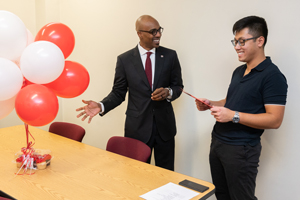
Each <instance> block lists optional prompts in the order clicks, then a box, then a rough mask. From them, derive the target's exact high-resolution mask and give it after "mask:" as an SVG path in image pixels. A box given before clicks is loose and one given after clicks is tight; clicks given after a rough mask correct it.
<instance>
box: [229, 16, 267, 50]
mask: <svg viewBox="0 0 300 200" xmlns="http://www.w3.org/2000/svg"><path fill="white" fill-rule="evenodd" d="M244 28H248V29H249V34H251V35H253V37H258V36H263V37H264V38H265V43H264V46H265V45H266V43H267V37H268V27H267V22H266V20H265V19H264V18H262V17H257V16H248V17H244V18H242V19H240V20H238V21H237V22H235V24H234V25H233V28H232V32H233V34H236V33H237V32H239V31H241V30H242V29H244Z"/></svg>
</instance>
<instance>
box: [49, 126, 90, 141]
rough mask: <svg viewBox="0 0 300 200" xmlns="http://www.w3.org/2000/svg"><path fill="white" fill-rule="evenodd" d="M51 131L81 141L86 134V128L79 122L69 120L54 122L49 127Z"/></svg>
mask: <svg viewBox="0 0 300 200" xmlns="http://www.w3.org/2000/svg"><path fill="white" fill-rule="evenodd" d="M49 132H51V133H55V134H57V135H61V136H64V137H66V138H70V139H72V140H76V141H78V142H81V141H82V139H83V137H84V135H85V129H84V128H82V127H81V126H79V125H77V124H72V123H68V122H53V123H52V124H51V125H50V127H49Z"/></svg>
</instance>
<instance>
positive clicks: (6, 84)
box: [0, 58, 23, 101]
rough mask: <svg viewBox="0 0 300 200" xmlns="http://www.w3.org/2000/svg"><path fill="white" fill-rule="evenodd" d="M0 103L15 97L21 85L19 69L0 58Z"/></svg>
mask: <svg viewBox="0 0 300 200" xmlns="http://www.w3.org/2000/svg"><path fill="white" fill-rule="evenodd" d="M0 85H1V87H0V101H4V100H7V99H10V98H12V97H13V96H15V95H16V94H17V93H18V92H19V91H20V89H21V87H22V85H23V76H22V73H21V71H20V69H19V67H18V66H17V65H16V64H15V63H13V62H12V61H10V60H8V59H6V58H0Z"/></svg>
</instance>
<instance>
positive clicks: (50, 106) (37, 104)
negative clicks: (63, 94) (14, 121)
mask: <svg viewBox="0 0 300 200" xmlns="http://www.w3.org/2000/svg"><path fill="white" fill-rule="evenodd" d="M15 109H16V113H17V114H18V116H19V117H20V119H21V120H22V121H23V122H25V123H27V124H29V125H31V126H44V125H46V124H49V123H50V122H52V121H53V120H54V119H55V117H56V115H57V113H58V99H57V97H56V95H55V94H54V93H53V92H52V91H51V90H50V89H49V88H47V87H45V86H43V85H39V84H31V85H28V86H26V87H24V88H22V89H21V90H20V91H19V93H18V94H17V97H16V101H15Z"/></svg>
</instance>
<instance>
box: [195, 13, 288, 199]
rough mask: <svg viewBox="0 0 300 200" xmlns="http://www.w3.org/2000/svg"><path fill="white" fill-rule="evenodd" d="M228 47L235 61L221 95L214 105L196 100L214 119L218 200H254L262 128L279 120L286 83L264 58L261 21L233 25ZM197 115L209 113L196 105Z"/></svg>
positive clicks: (264, 32) (264, 28) (248, 19)
mask: <svg viewBox="0 0 300 200" xmlns="http://www.w3.org/2000/svg"><path fill="white" fill-rule="evenodd" d="M233 33H234V40H232V41H231V42H232V44H233V46H234V49H235V50H236V52H237V54H238V59H239V61H241V62H245V64H244V65H241V66H239V67H238V68H236V69H235V71H234V72H233V75H232V79H231V83H230V85H229V88H228V92H227V97H226V98H225V99H222V100H220V101H211V100H208V99H202V100H203V101H205V103H207V104H209V105H212V106H213V108H211V109H210V110H211V114H212V115H213V116H214V118H215V119H216V124H215V125H214V128H213V131H212V143H211V149H210V155H209V160H210V167H211V174H212V179H213V183H214V185H215V186H216V193H215V194H216V197H217V199H218V200H255V199H257V198H256V197H255V180H256V176H257V172H258V169H257V168H258V162H259V157H260V152H261V143H260V137H261V135H262V133H263V132H264V129H277V128H279V127H280V125H281V122H282V120H283V115H284V110H285V104H286V96H287V82H286V78H285V77H284V75H283V74H282V73H281V72H280V70H279V69H278V68H277V66H276V65H274V64H273V63H272V61H271V59H270V57H266V56H265V53H264V46H265V44H266V42H267V36H268V29H267V24H266V21H265V20H264V19H263V18H260V17H257V16H249V17H245V18H243V19H240V20H239V21H237V22H236V23H235V24H234V26H233ZM196 105H197V108H198V110H199V111H204V110H207V109H209V108H208V107H207V106H206V105H205V104H203V103H201V102H200V101H196Z"/></svg>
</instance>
